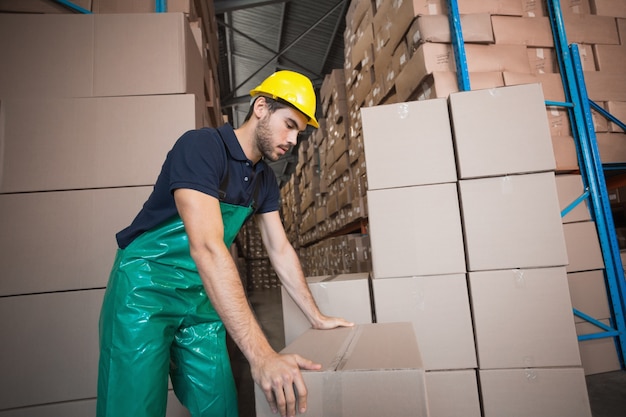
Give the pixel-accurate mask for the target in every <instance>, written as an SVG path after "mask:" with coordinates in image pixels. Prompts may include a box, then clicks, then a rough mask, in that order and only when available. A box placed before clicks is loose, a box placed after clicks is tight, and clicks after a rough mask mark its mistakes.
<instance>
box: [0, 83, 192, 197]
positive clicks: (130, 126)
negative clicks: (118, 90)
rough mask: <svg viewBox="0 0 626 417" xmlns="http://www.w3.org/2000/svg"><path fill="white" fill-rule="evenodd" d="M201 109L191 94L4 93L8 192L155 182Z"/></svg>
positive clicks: (1, 164)
mask: <svg viewBox="0 0 626 417" xmlns="http://www.w3.org/2000/svg"><path fill="white" fill-rule="evenodd" d="M198 108H199V104H198V102H197V100H196V99H195V97H194V96H193V95H190V94H183V95H161V96H129V97H103V98H82V99H69V98H59V99H55V98H42V99H23V100H22V99H7V100H2V102H1V103H0V112H1V113H2V115H3V118H2V119H3V125H4V126H3V131H2V132H0V142H1V143H2V144H3V147H4V152H3V155H2V160H1V161H0V172H1V176H0V178H1V182H0V192H3V193H8V192H24V191H45V190H70V189H84V188H101V187H117V186H121V187H124V186H131V185H151V184H154V181H155V180H156V177H157V175H158V174H159V172H160V169H161V164H162V163H163V161H164V160H165V155H166V154H167V152H168V151H169V149H170V148H171V146H172V145H173V144H174V142H175V141H176V139H178V137H179V136H180V135H182V134H183V133H184V132H186V131H187V130H190V129H194V128H196V127H197V126H198V125H199V123H200V121H201V119H199V118H198V116H197V113H196V112H197V111H198ZM2 119H0V120H2ZM0 123H2V122H0ZM77 173H80V175H77Z"/></svg>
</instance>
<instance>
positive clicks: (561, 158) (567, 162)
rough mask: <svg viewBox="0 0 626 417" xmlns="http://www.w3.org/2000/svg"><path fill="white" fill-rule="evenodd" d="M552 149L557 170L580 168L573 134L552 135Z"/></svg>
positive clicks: (566, 170) (565, 170)
mask: <svg viewBox="0 0 626 417" xmlns="http://www.w3.org/2000/svg"><path fill="white" fill-rule="evenodd" d="M552 149H553V150H554V159H555V160H556V170H557V171H563V172H568V171H576V170H578V155H577V153H576V145H575V144H574V138H573V137H571V136H552Z"/></svg>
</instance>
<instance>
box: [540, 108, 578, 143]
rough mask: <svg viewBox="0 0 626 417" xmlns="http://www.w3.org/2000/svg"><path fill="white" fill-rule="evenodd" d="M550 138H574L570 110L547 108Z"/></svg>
mask: <svg viewBox="0 0 626 417" xmlns="http://www.w3.org/2000/svg"><path fill="white" fill-rule="evenodd" d="M546 114H547V115H548V125H549V126H550V136H572V127H571V123H570V117H569V113H568V110H567V109H566V108H564V107H557V106H546Z"/></svg>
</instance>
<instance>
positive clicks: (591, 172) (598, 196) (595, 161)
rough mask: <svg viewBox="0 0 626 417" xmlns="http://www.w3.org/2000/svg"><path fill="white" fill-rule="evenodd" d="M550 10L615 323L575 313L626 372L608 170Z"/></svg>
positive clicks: (572, 53)
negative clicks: (608, 342) (612, 347)
mask: <svg viewBox="0 0 626 417" xmlns="http://www.w3.org/2000/svg"><path fill="white" fill-rule="evenodd" d="M548 12H549V16H550V23H551V26H552V32H553V36H554V43H555V47H556V52H557V59H558V63H559V69H560V72H561V76H562V81H563V89H564V90H565V96H566V101H567V102H568V103H571V104H572V105H571V106H568V112H569V115H570V121H571V123H572V133H573V135H574V140H575V143H576V151H577V154H578V161H579V167H580V172H581V176H582V179H583V183H584V186H585V189H586V190H588V192H589V197H588V200H589V202H590V212H591V215H592V219H593V220H594V222H595V224H596V228H597V231H598V239H599V241H600V247H601V249H602V255H603V258H604V264H605V270H604V273H605V280H606V284H607V292H608V297H609V303H610V305H611V310H612V316H613V317H612V325H611V326H606V325H604V324H602V325H599V324H601V323H600V322H599V321H597V320H595V319H593V318H591V317H589V316H586V315H583V313H581V312H577V311H574V314H577V315H579V316H580V317H583V316H586V317H583V318H585V320H588V321H590V322H592V323H593V324H595V325H596V326H598V327H600V328H601V329H603V330H604V331H603V332H599V333H594V334H593V335H581V336H579V340H589V339H591V338H601V337H613V338H614V339H615V341H616V345H617V346H618V354H619V356H620V361H621V366H622V368H624V360H625V358H626V322H625V318H624V311H625V310H626V281H625V280H624V268H623V266H622V263H621V258H620V253H619V247H618V245H617V237H616V232H615V225H614V224H613V214H612V211H611V206H610V201H609V198H608V192H607V188H606V180H605V178H604V166H603V164H602V162H601V160H600V152H599V149H598V144H597V140H596V135H595V130H594V127H593V120H592V117H591V107H592V106H593V104H591V102H590V100H589V98H588V96H587V88H586V85H585V79H584V73H583V70H582V64H581V62H580V55H579V51H578V45H576V44H572V45H571V46H570V45H568V43H567V37H566V35H565V26H564V23H563V17H562V15H561V6H560V4H559V0H548ZM598 107H599V106H598ZM594 108H595V107H594ZM605 326H606V327H605Z"/></svg>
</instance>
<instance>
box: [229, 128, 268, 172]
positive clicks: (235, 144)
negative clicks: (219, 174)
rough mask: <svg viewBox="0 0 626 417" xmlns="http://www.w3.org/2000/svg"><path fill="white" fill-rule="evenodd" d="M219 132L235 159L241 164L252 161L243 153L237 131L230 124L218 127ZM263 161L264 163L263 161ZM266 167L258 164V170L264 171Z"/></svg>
mask: <svg viewBox="0 0 626 417" xmlns="http://www.w3.org/2000/svg"><path fill="white" fill-rule="evenodd" d="M217 130H219V132H220V136H221V138H222V140H223V141H224V144H225V145H226V148H228V153H229V154H230V156H231V157H232V158H233V159H235V160H237V161H241V162H248V161H250V160H249V159H248V157H247V156H246V154H245V153H244V152H243V149H242V148H241V144H240V143H239V140H238V139H237V136H236V135H235V130H234V129H233V127H232V126H231V125H230V124H229V123H226V124H224V125H222V126H220V127H218V128H217ZM261 161H263V159H261ZM261 161H259V162H261ZM250 162H252V161H250ZM264 165H265V164H256V167H257V169H259V168H260V169H263V168H264Z"/></svg>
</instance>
